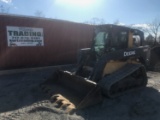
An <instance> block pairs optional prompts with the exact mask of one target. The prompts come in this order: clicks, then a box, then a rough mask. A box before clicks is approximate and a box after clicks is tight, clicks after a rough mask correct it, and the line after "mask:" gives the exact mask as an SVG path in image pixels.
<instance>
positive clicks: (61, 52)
mask: <svg viewBox="0 0 160 120" xmlns="http://www.w3.org/2000/svg"><path fill="white" fill-rule="evenodd" d="M7 27H8V28H7ZM12 27H13V28H19V27H20V28H22V29H23V28H40V29H42V30H43V45H42V46H34V45H33V46H30V45H26V46H23V45H22V46H21V45H20V46H10V45H9V44H11V43H9V42H8V41H9V37H8V35H9V34H10V35H11V34H12V33H13V34H15V35H17V34H18V33H17V32H15V31H14V30H13V31H11V30H10V29H11V28H12ZM8 29H9V30H10V31H9V30H8ZM20 34H21V33H19V35H20ZM23 35H24V34H22V36H23ZM27 35H28V33H27ZM92 35H93V26H91V25H86V24H80V23H74V22H68V21H62V20H55V19H46V18H36V17H25V16H15V15H0V69H13V68H27V67H42V66H49V65H60V64H70V63H75V62H76V58H77V52H78V50H79V49H80V48H85V47H90V42H91V40H92ZM12 37H13V36H12ZM19 39H20V38H19ZM27 39H28V38H27Z"/></svg>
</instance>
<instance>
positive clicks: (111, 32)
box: [91, 24, 144, 56]
mask: <svg viewBox="0 0 160 120" xmlns="http://www.w3.org/2000/svg"><path fill="white" fill-rule="evenodd" d="M94 36H95V37H94V40H93V45H92V48H91V49H92V50H93V51H95V53H96V55H97V56H102V55H103V54H105V53H108V52H114V51H117V50H122V49H127V48H132V47H139V46H141V45H142V41H143V40H144V35H143V32H141V31H140V30H136V29H131V28H128V27H124V26H118V25H110V24H109V25H99V26H96V28H95V35H94Z"/></svg>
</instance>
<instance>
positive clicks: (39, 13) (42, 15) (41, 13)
mask: <svg viewBox="0 0 160 120" xmlns="http://www.w3.org/2000/svg"><path fill="white" fill-rule="evenodd" d="M35 16H37V17H45V15H44V13H43V12H42V11H40V10H37V11H36V12H35Z"/></svg>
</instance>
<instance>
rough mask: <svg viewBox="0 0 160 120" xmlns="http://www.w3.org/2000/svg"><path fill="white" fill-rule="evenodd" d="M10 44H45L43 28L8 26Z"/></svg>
mask: <svg viewBox="0 0 160 120" xmlns="http://www.w3.org/2000/svg"><path fill="white" fill-rule="evenodd" d="M7 40H8V46H10V47H11V46H44V39H43V28H31V27H15V26H7Z"/></svg>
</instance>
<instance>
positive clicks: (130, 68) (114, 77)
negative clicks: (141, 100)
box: [98, 64, 147, 98]
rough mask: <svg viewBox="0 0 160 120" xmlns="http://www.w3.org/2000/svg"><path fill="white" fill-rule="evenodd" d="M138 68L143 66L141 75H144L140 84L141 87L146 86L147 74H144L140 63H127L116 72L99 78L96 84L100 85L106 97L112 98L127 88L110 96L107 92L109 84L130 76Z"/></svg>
mask: <svg viewBox="0 0 160 120" xmlns="http://www.w3.org/2000/svg"><path fill="white" fill-rule="evenodd" d="M140 68H143V70H144V71H142V72H143V74H142V75H144V76H143V78H144V80H145V81H144V84H143V85H141V87H142V86H146V84H147V76H146V72H145V69H144V66H143V65H141V64H127V65H125V66H124V67H123V68H121V69H120V70H118V71H117V72H115V73H113V74H111V75H109V76H106V77H104V78H103V79H102V80H100V81H99V82H98V84H99V85H100V86H101V87H102V89H103V92H104V94H105V95H107V96H108V97H110V98H113V97H116V96H119V95H121V94H123V93H125V92H127V91H129V90H127V91H124V92H123V93H119V94H117V95H114V96H112V95H110V94H109V91H110V88H111V86H112V85H113V84H115V83H116V82H118V81H120V80H123V79H124V78H125V77H127V76H130V75H131V74H132V73H133V72H135V71H136V70H138V69H140ZM135 88H137V86H135ZM135 88H133V87H132V88H131V89H130V90H133V89H135Z"/></svg>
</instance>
